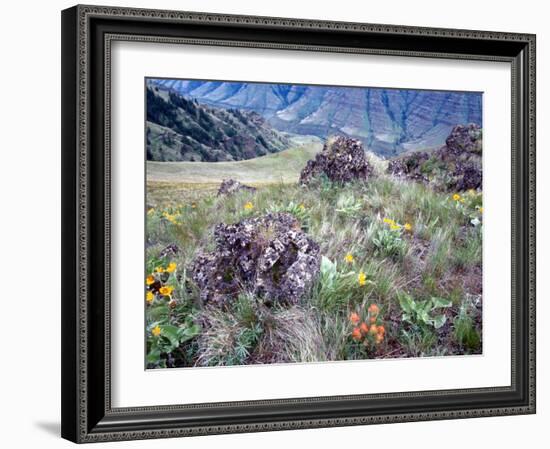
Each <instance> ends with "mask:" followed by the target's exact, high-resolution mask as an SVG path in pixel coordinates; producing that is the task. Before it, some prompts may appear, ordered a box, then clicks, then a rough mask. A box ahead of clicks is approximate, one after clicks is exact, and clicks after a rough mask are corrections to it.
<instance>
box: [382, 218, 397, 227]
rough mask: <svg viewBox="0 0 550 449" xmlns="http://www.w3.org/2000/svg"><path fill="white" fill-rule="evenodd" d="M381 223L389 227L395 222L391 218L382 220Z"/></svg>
mask: <svg viewBox="0 0 550 449" xmlns="http://www.w3.org/2000/svg"><path fill="white" fill-rule="evenodd" d="M383 221H384V223H386V224H389V225H390V226H391V225H394V224H395V221H394V220H392V219H391V218H384V220H383Z"/></svg>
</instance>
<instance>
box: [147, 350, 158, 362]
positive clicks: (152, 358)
mask: <svg viewBox="0 0 550 449" xmlns="http://www.w3.org/2000/svg"><path fill="white" fill-rule="evenodd" d="M159 360H160V349H159V348H156V347H155V348H153V349H151V350H150V351H149V353H148V354H147V363H151V364H156V363H158V361H159Z"/></svg>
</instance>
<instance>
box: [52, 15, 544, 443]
mask: <svg viewBox="0 0 550 449" xmlns="http://www.w3.org/2000/svg"><path fill="white" fill-rule="evenodd" d="M115 40H134V41H136V40H137V41H144V42H160V43H162V42H166V43H178V42H179V43H193V44H197V45H201V44H210V45H226V46H241V47H256V48H266V49H267V48H277V49H294V50H303V51H331V52H348V53H365V54H383V55H402V56H419V57H433V58H451V59H477V60H492V61H507V62H509V63H510V64H511V68H512V85H511V92H512V117H511V127H512V155H511V157H512V173H511V176H512V204H511V208H512V274H513V276H512V277H513V278H512V311H511V313H512V345H511V347H512V357H511V360H512V365H511V367H510V369H511V373H512V384H511V386H510V387H495V388H476V389H468V390H449V391H424V392H420V393H419V392H411V393H390V394H375V395H354V396H340V397H332V396H327V397H317V398H290V399H286V400H265V401H249V402H233V403H218V404H210V405H206V404H195V405H192V406H186V405H174V406H151V407H142V408H133V409H129V408H124V409H117V408H112V407H111V404H110V398H111V391H110V289H109V284H110V265H109V264H110V170H109V162H110V139H109V136H110V111H109V98H110V83H109V81H110V45H111V42H113V41H115ZM62 87H63V88H62V123H63V125H62V192H63V193H62V234H63V238H62V258H63V261H62V436H63V437H64V438H67V439H69V440H72V441H75V442H92V441H110V440H126V439H142V438H161V437H172V436H185V435H201V434H212V433H229V432H252V431H267V430H281V429H297V428H311V427H324V426H346V425H354V424H370V423H389V422H403V421H419V420H433V419H447V418H466V417H480V416H496V415H511V414H527V413H534V412H535V36H534V35H530V34H514V33H501V32H486V31H467V30H451V29H435V28H419V27H404V26H394V25H373V24H362V23H343V22H325V21H314V20H299V19H278V18H270V17H252V16H233V15H215V14H203V13H190V12H176V11H157V10H143V9H127V8H117V7H99V6H75V7H73V8H70V9H67V10H65V11H63V12H62Z"/></svg>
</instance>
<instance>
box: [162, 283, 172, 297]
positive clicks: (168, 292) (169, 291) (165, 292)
mask: <svg viewBox="0 0 550 449" xmlns="http://www.w3.org/2000/svg"><path fill="white" fill-rule="evenodd" d="M173 291H174V287H171V286H170V285H165V286H164V287H161V288H160V289H159V292H160V294H161V295H164V296H170V295H171V294H172V292H173Z"/></svg>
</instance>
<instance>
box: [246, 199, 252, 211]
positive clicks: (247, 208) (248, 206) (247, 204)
mask: <svg viewBox="0 0 550 449" xmlns="http://www.w3.org/2000/svg"><path fill="white" fill-rule="evenodd" d="M244 208H245V209H246V210H252V209H254V204H252V203H251V202H250V201H249V202H248V203H246V204H245V205H244Z"/></svg>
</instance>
